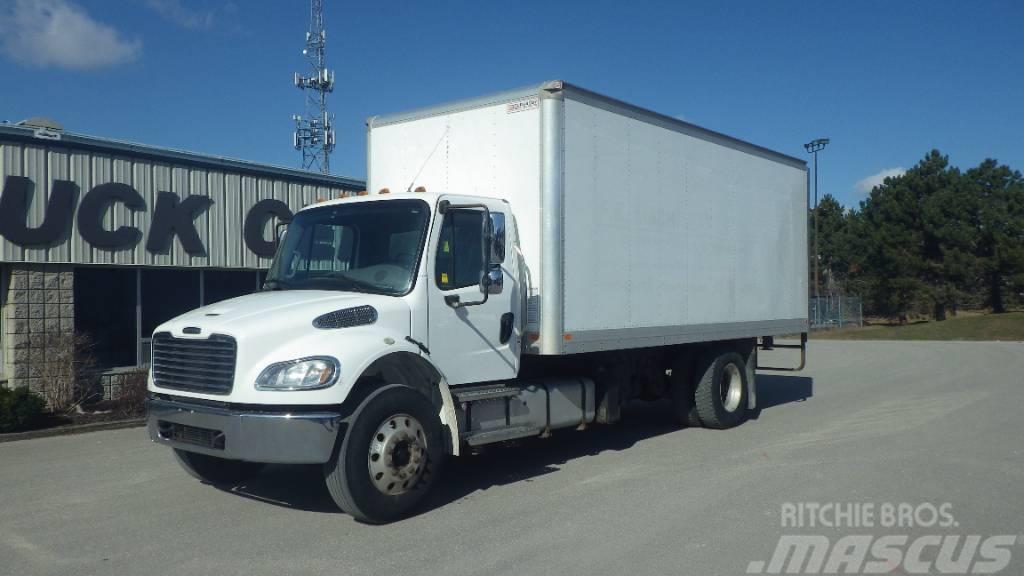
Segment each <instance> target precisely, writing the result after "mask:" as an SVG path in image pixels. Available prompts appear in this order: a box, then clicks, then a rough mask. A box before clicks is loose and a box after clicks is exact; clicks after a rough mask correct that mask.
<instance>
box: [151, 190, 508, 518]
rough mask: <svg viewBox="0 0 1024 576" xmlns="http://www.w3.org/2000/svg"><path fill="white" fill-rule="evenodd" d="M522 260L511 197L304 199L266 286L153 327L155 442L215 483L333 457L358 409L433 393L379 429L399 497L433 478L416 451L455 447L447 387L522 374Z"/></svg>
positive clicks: (416, 195)
mask: <svg viewBox="0 0 1024 576" xmlns="http://www.w3.org/2000/svg"><path fill="white" fill-rule="evenodd" d="M522 267H523V263H522V262H521V256H520V255H519V250H518V244H517V237H516V227H515V217H514V215H513V214H512V212H511V210H510V208H509V205H508V204H507V203H506V202H503V201H500V200H495V199H491V198H480V197H469V196H457V195H446V194H434V193H404V194H381V195H373V196H357V197H350V198H345V199H340V200H334V201H329V202H323V203H319V204H315V205H312V206H310V207H307V208H305V209H303V210H301V211H299V212H298V213H296V214H295V216H294V218H293V219H292V221H291V222H290V223H289V224H288V227H287V231H286V232H285V233H284V234H283V237H282V238H281V239H280V242H279V247H278V251H277V254H276V257H275V258H274V261H273V264H272V266H271V268H270V270H269V272H268V275H267V279H266V283H265V285H264V287H263V290H262V291H261V292H259V293H257V294H252V295H248V296H243V297H240V298H235V299H232V300H227V301H224V302H219V303H217V304H213V305H210V306H206V307H203V308H199V309H197V310H194V311H192V312H189V313H187V314H185V315H182V316H180V317H178V318H175V319H173V320H172V321H170V322H167V323H165V324H163V325H161V326H159V327H158V328H157V329H156V331H155V332H154V335H153V362H152V368H151V373H150V380H149V391H150V393H151V394H152V396H151V399H150V420H149V427H150V435H151V437H152V438H153V440H155V441H156V442H158V443H161V444H166V445H169V446H172V447H174V448H175V449H176V452H177V455H178V458H179V460H181V461H182V464H183V465H185V467H186V468H187V469H189V471H190V472H192V473H193V474H194V475H196V476H198V477H200V478H201V479H203V480H206V481H211V482H222V481H223V482H231V481H235V480H238V479H241V478H242V477H244V476H245V475H248V474H250V473H252V472H253V471H255V470H256V469H257V467H258V465H261V464H265V463H289V464H327V463H329V462H330V461H331V460H332V458H337V452H338V448H339V445H338V438H339V431H341V430H343V429H345V428H350V427H351V424H352V423H353V422H352V420H353V418H354V416H355V415H356V413H357V412H358V410H357V409H358V408H359V407H360V406H362V405H363V404H365V403H366V402H367V400H368V398H370V397H373V398H376V397H377V396H378V395H380V394H384V398H383V399H384V400H387V399H388V398H390V395H389V394H387V390H388V388H387V386H388V385H389V384H390V385H398V386H400V387H403V388H405V389H406V390H405V391H406V392H408V391H409V390H415V391H416V394H418V395H419V396H420V397H421V398H422V399H423V401H422V402H418V403H413V406H412V407H401V408H395V410H396V412H395V414H389V415H387V418H389V419H390V418H391V417H392V416H396V415H404V418H402V419H401V421H400V422H399V424H401V425H403V426H402V428H403V429H398V428H396V429H393V430H390V431H389V430H385V431H383V432H378V433H377V434H375V435H374V436H375V437H377V436H380V437H385V436H386V437H387V438H386V439H385V440H382V441H380V442H382V445H381V446H379V449H380V451H379V452H378V453H377V454H378V458H381V459H388V461H389V462H390V464H391V466H390V468H388V470H385V472H382V473H381V474H383V475H382V476H381V478H380V479H379V482H382V484H381V487H382V488H383V492H385V493H389V495H395V496H397V495H401V494H404V493H405V492H403V491H401V490H400V489H398V488H396V485H400V484H401V483H409V482H412V483H413V485H415V484H416V483H417V482H418V481H419V479H420V478H419V476H420V475H422V473H423V472H424V466H422V465H419V466H417V465H414V464H413V462H414V460H415V462H418V463H421V464H422V463H424V462H425V460H427V454H428V453H429V452H431V451H433V452H434V458H435V459H436V460H440V459H441V454H442V453H457V452H458V449H459V445H460V443H461V440H462V439H461V438H460V430H459V426H458V422H457V421H456V418H455V407H454V404H453V400H452V395H451V392H450V391H449V388H448V387H449V386H458V385H463V384H467V383H479V382H491V381H502V380H505V381H508V380H512V379H514V378H515V377H516V376H517V373H518V370H519V363H520V356H521V350H522V344H523V339H524V334H523V331H524V324H523V322H524V321H525V318H524V312H525V294H524V293H523V279H522V276H521V268H522ZM397 396H399V397H401V396H402V395H401V394H398V395H397ZM415 408H419V409H421V410H425V411H426V412H427V413H426V414H420V415H418V416H417V415H415V414H413V413H414V412H415ZM389 421H390V420H389ZM425 421H426V422H425ZM406 423H408V427H407V428H405V424H406ZM378 424H379V423H378ZM411 430H414V432H409V431H411ZM392 436H395V439H392V438H391V437H392ZM402 439H404V440H402ZM392 440H393V441H392ZM396 454H398V455H399V456H402V457H404V458H406V459H408V462H406V463H405V466H404V467H402V466H398V467H397V468H400V469H401V471H402V472H401V475H399V474H398V472H395V473H394V474H391V473H390V472H389V470H393V469H396V466H395V465H394V464H395V459H396V458H398V456H396ZM417 455H418V456H417ZM367 458H372V456H367ZM373 463H374V461H371V460H368V463H367V464H366V465H367V466H369V467H370V468H372V467H373V466H372V464H373ZM400 463H401V462H400ZM381 466H382V467H384V464H381ZM334 468H338V466H336V465H335V466H334ZM215 469H216V471H214V470H215ZM393 476H394V477H393ZM399 477H401V479H402V480H401V483H399V482H398V481H397V480H396V479H397V478H399ZM385 480H386V482H384V481H385ZM388 485H392V486H391V488H390V490H389V489H388ZM407 488H408V487H407ZM421 488H422V487H421ZM352 498H354V497H352ZM343 499H344V500H345V501H346V503H347V504H348V506H349V507H352V506H353V505H352V504H351V503H348V502H347V500H348V498H347V497H344V496H343Z"/></svg>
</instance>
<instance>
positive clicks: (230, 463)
mask: <svg viewBox="0 0 1024 576" xmlns="http://www.w3.org/2000/svg"><path fill="white" fill-rule="evenodd" d="M174 457H175V458H176V459H177V460H178V464H181V467H182V468H184V469H185V471H186V472H188V473H189V474H190V475H192V477H193V478H195V479H197V480H200V481H202V482H205V483H207V484H213V485H214V486H230V485H234V484H238V483H239V482H244V481H245V480H248V479H250V478H252V477H254V476H256V475H257V474H259V473H260V471H261V470H263V464H258V463H256V462H242V461H241V460H227V459H225V458H217V457H216V456H207V455H206V454H197V453H196V452H187V451H185V450H179V449H177V448H175V449H174Z"/></svg>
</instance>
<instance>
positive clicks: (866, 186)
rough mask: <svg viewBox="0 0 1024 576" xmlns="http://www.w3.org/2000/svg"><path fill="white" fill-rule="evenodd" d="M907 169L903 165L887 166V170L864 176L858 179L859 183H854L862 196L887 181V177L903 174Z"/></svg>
mask: <svg viewBox="0 0 1024 576" xmlns="http://www.w3.org/2000/svg"><path fill="white" fill-rule="evenodd" d="M906 171H907V170H906V168H904V167H902V166H897V167H896V168H886V169H885V170H882V171H881V172H879V173H878V174H872V175H871V176H868V177H867V178H863V179H861V180H859V181H857V183H856V184H854V187H855V188H856V189H857V192H859V193H860V195H861V196H867V195H868V194H871V191H872V190H874V189H875V186H879V185H881V184H882V183H883V182H885V179H886V178H893V177H896V176H902V175H903V174H904V173H905V172H906Z"/></svg>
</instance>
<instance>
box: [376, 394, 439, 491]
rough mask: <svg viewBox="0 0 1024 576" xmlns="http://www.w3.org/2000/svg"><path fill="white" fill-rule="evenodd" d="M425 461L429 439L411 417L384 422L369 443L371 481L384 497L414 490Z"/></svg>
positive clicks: (388, 419)
mask: <svg viewBox="0 0 1024 576" xmlns="http://www.w3.org/2000/svg"><path fill="white" fill-rule="evenodd" d="M426 460H427V435H426V433H425V432H424V431H423V425H422V424H420V422H419V420H417V419H416V418H414V417H413V416H410V415H408V414H395V415H394V416H391V417H389V418H385V419H384V421H383V422H381V424H380V426H378V427H377V431H376V432H374V433H373V437H372V438H371V439H370V450H369V454H367V464H368V466H369V469H370V480H371V481H372V482H373V486H374V487H375V488H376V489H377V490H378V491H380V493H381V494H385V495H387V496H397V495H399V494H403V493H405V492H408V491H409V490H412V489H413V488H415V487H416V484H417V483H418V482H419V479H420V476H422V475H423V468H424V464H425V463H426Z"/></svg>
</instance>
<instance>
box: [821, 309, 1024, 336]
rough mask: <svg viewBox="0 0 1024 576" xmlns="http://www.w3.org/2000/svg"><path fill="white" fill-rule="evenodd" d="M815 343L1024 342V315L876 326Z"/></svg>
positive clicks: (968, 315) (830, 333) (966, 316)
mask: <svg viewBox="0 0 1024 576" xmlns="http://www.w3.org/2000/svg"><path fill="white" fill-rule="evenodd" d="M811 339H813V340H976V341H981V340H1002V341H1013V342H1022V341H1024V312H1007V313H1005V314H979V313H966V314H960V315H958V316H956V317H950V318H949V319H948V320H945V321H943V322H935V321H921V322H914V323H910V324H905V325H903V326H899V325H889V324H876V325H871V326H864V327H863V328H843V329H837V330H822V331H815V332H812V333H811Z"/></svg>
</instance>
